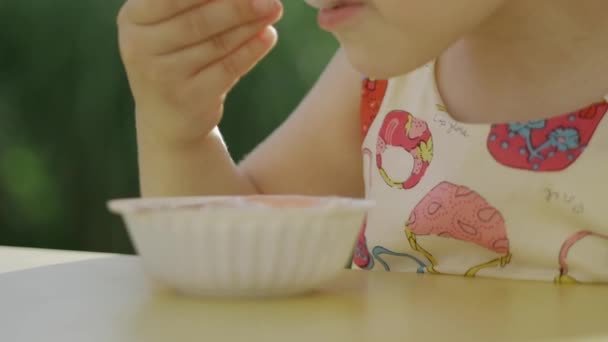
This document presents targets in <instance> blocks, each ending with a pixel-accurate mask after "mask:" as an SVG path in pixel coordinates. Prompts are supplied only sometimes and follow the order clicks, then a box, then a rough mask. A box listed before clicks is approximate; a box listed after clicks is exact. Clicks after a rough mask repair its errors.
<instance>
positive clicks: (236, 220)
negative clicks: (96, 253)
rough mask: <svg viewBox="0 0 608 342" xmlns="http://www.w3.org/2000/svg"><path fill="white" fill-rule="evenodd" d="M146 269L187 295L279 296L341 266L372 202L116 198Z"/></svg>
mask: <svg viewBox="0 0 608 342" xmlns="http://www.w3.org/2000/svg"><path fill="white" fill-rule="evenodd" d="M108 207H109V209H110V211H112V212H113V213H115V214H118V215H120V216H121V217H122V218H123V220H124V222H125V225H126V227H127V230H128V232H129V236H130V237H131V239H132V242H133V244H134V247H135V249H136V252H137V254H138V255H139V256H140V257H141V260H142V265H143V267H144V270H145V272H146V274H147V275H148V276H149V277H150V278H152V279H154V280H156V281H157V282H159V283H161V284H163V285H165V286H168V287H170V288H173V289H175V290H177V291H178V292H181V293H183V294H186V295H193V296H236V297H257V296H285V295H295V294H300V293H305V292H309V291H312V290H314V289H316V288H318V287H320V286H322V285H324V283H326V282H328V281H330V280H332V279H333V278H334V277H336V276H337V275H339V274H340V273H341V272H342V270H343V269H344V265H345V263H346V262H347V260H348V259H349V257H350V255H351V253H352V250H353V248H354V245H355V241H356V240H357V236H358V233H359V231H360V230H361V228H362V225H363V221H364V218H365V215H366V213H367V211H368V210H369V209H370V208H372V207H373V202H371V201H367V200H363V199H354V198H341V197H312V196H295V195H254V196H226V197H170V198H131V199H116V200H112V201H110V202H109V203H108Z"/></svg>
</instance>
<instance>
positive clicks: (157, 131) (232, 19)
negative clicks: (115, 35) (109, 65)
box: [118, 0, 282, 143]
mask: <svg viewBox="0 0 608 342" xmlns="http://www.w3.org/2000/svg"><path fill="white" fill-rule="evenodd" d="M281 13H282V6H281V4H280V3H279V2H278V0H179V1H178V0H128V1H127V2H126V3H125V5H124V6H123V7H122V9H121V11H120V13H119V15H118V29H119V46H120V52H121V56H122V59H123V62H124V65H125V67H126V71H127V76H128V78H129V83H130V86H131V89H132V92H133V96H134V99H135V104H136V108H137V109H136V111H137V120H138V125H139V126H140V127H146V130H148V132H149V133H152V134H153V135H154V136H155V139H156V138H158V139H167V141H168V142H177V143H187V142H189V141H193V140H195V139H198V138H200V137H203V136H206V135H207V134H208V133H209V132H210V131H211V130H212V129H213V128H214V127H215V126H216V125H217V124H218V123H219V121H220V119H221V116H222V112H223V103H224V99H225V97H226V94H227V93H228V91H229V90H230V89H231V88H232V87H233V86H234V85H235V83H236V82H237V81H238V80H239V78H240V77H242V76H243V75H244V74H246V73H247V72H248V71H249V70H250V69H251V68H252V67H253V66H254V65H255V64H256V63H257V62H258V61H259V60H260V59H262V58H263V57H264V56H265V55H266V54H267V53H268V52H269V51H270V50H271V49H272V47H273V46H274V44H275V43H276V39H277V35H276V31H275V30H274V29H273V28H272V27H271V26H270V25H272V24H273V23H275V22H276V21H277V20H278V19H279V17H280V16H281Z"/></svg>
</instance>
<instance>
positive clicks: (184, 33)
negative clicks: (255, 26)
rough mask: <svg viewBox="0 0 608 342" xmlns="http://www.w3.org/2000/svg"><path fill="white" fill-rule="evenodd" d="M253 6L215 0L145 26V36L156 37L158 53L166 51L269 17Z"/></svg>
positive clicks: (248, 1) (242, 0) (239, 0)
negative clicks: (169, 18)
mask: <svg viewBox="0 0 608 342" xmlns="http://www.w3.org/2000/svg"><path fill="white" fill-rule="evenodd" d="M273 11H274V14H275V17H278V15H277V14H278V12H279V9H278V8H271V9H270V10H269V11H268V12H266V13H264V14H259V13H256V12H255V11H253V10H252V5H251V0H215V1H211V2H209V3H207V4H205V5H203V6H201V7H197V8H195V9H193V10H190V11H187V12H184V13H182V14H180V15H179V16H177V17H175V18H173V19H172V20H169V21H166V22H163V23H160V24H158V25H154V26H150V27H145V28H142V39H144V40H145V41H154V43H155V46H156V47H158V50H157V54H166V53H171V52H173V51H176V50H179V49H182V48H184V47H188V46H190V45H193V44H197V43H199V42H201V41H204V40H207V39H209V38H211V37H213V36H216V35H218V34H220V33H222V32H225V31H228V30H231V29H233V28H235V27H238V26H240V25H243V24H246V23H250V22H252V21H256V20H260V19H262V18H264V17H268V16H269V15H270V14H272V13H273Z"/></svg>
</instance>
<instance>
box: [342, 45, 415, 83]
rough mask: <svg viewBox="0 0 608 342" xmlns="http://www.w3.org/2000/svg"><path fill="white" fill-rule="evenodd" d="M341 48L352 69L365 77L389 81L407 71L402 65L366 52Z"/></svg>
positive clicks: (345, 47)
mask: <svg viewBox="0 0 608 342" xmlns="http://www.w3.org/2000/svg"><path fill="white" fill-rule="evenodd" d="M343 47H344V50H345V51H346V55H347V57H348V60H349V62H350V63H351V65H352V66H353V68H355V69H356V70H357V71H358V72H360V73H361V74H363V75H364V76H366V77H370V78H374V79H389V78H392V77H396V76H399V75H402V74H404V73H406V72H407V70H404V68H403V64H402V63H395V62H394V61H390V60H389V59H385V58H382V57H381V56H380V55H377V54H374V53H371V54H370V53H369V52H367V51H359V50H356V49H349V48H348V47H347V46H343Z"/></svg>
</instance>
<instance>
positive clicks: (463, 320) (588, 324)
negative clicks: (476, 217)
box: [0, 248, 608, 342]
mask: <svg viewBox="0 0 608 342" xmlns="http://www.w3.org/2000/svg"><path fill="white" fill-rule="evenodd" d="M22 252H23V251H22ZM31 253H39V256H42V255H43V254H44V252H43V251H38V252H34V251H32V252H31ZM49 253H51V254H52V253H53V252H49ZM55 253H56V252H55ZM14 256H15V257H14V258H13V259H12V262H13V263H15V264H16V263H18V262H19V260H18V259H19V258H21V257H22V256H23V254H21V255H20V254H19V253H15V254H14ZM83 257H84V256H83ZM0 258H1V259H2V262H3V264H9V265H10V263H11V253H10V251H8V250H6V249H5V250H4V251H2V248H0ZM74 258H76V259H77V254H74V255H72V259H74ZM0 341H11V342H21V341H27V342H32V341H45V342H72V341H78V342H85V341H86V342H95V341H99V342H102V341H103V342H122V341H146V342H155V341H163V342H173V341H175V342H182V341H183V342H189V341H197V342H199V341H210V342H211V341H212V342H216V341H248V342H258V341H260V342H261V341H264V342H271V341H285V342H291V341H307V342H316V341H339V342H340V341H348V342H351V341H352V342H355V341H382V342H385V341H386V342H389V341H391V342H392V341H395V342H396V341H399V342H402V341H484V342H485V341H488V342H494V341H608V286H561V287H559V286H555V285H553V284H547V283H534V282H514V281H496V280H486V279H464V278H460V277H448V276H432V275H415V274H388V273H375V272H374V273H371V272H357V271H345V272H344V274H343V275H342V277H341V278H340V279H339V280H338V281H336V282H335V283H334V284H332V285H331V286H328V287H327V288H326V289H323V290H321V291H318V292H316V293H313V294H309V295H306V296H299V297H292V298H285V299H267V300H226V299H225V300H220V299H192V298H186V297H183V296H179V295H176V294H174V293H173V292H171V291H168V290H166V289H163V288H161V287H158V286H157V285H155V284H152V283H151V282H149V281H148V280H147V279H146V278H145V276H144V274H143V273H142V271H141V268H140V264H139V260H138V258H136V257H128V256H112V257H104V258H100V259H93V260H87V261H81V262H72V263H64V264H59V265H52V266H48V267H42V268H34V269H28V270H22V271H18V272H8V273H2V274H0Z"/></svg>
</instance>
